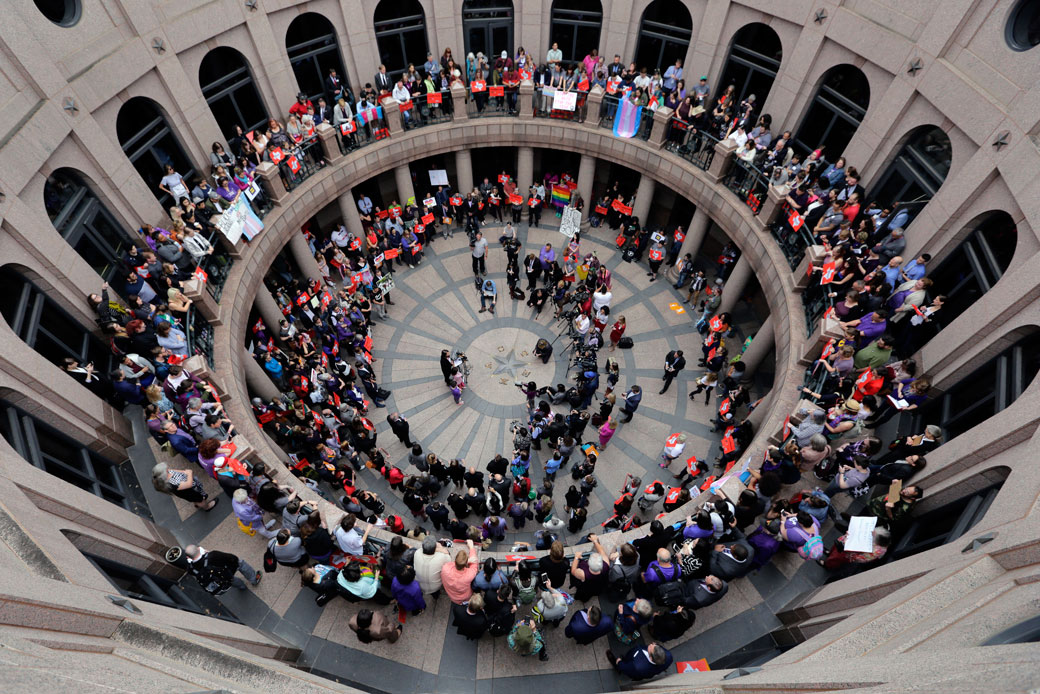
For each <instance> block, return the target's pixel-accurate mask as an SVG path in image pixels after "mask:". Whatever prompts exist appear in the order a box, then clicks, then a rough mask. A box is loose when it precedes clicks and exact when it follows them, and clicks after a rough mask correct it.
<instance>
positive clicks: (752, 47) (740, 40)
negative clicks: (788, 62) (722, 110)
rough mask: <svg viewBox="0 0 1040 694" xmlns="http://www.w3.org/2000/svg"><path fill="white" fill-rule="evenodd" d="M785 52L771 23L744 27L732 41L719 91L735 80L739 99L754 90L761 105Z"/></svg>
mask: <svg viewBox="0 0 1040 694" xmlns="http://www.w3.org/2000/svg"><path fill="white" fill-rule="evenodd" d="M783 54H784V52H783V47H782V46H781V45H780V37H779V36H777V35H776V32H775V31H773V30H772V28H770V27H769V26H767V25H765V24H762V23H760V22H755V23H754V24H748V25H747V26H744V27H741V28H740V31H738V32H737V33H736V34H734V35H733V40H732V41H731V42H730V44H729V55H728V56H726V64H725V66H724V67H723V68H722V78H721V79H719V83H718V84H716V85H715V90H716V92H717V93H718V94H722V93H723V92H724V91H725V90H726V88H727V87H728V86H729V85H731V84H732V85H733V86H734V87H736V99H735V101H736V102H737V103H739V102H741V101H743V100H744V99H746V98H747V97H748V96H750V95H751V94H754V95H755V102H756V103H757V104H758V105H759V106H761V105H762V104H764V103H765V102H766V97H767V96H769V90H770V89H772V88H773V80H775V79H776V73H777V71H778V70H780V61H781V60H782V58H783ZM692 80H693V78H692V77H690V78H689V79H687V81H686V82H687V84H692Z"/></svg>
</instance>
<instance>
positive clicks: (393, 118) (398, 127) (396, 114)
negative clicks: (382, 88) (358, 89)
mask: <svg viewBox="0 0 1040 694" xmlns="http://www.w3.org/2000/svg"><path fill="white" fill-rule="evenodd" d="M379 105H380V106H382V107H383V120H385V121H386V127H388V128H390V134H391V136H392V135H396V134H399V133H403V132H404V125H402V124H401V102H399V101H398V100H397V99H395V98H394V97H392V96H384V97H383V99H382V101H380V102H379Z"/></svg>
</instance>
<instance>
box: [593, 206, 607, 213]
mask: <svg viewBox="0 0 1040 694" xmlns="http://www.w3.org/2000/svg"><path fill="white" fill-rule="evenodd" d="M593 211H594V212H595V213H596V214H606V213H607V208H606V207H603V205H596V207H595V209H594V210H593Z"/></svg>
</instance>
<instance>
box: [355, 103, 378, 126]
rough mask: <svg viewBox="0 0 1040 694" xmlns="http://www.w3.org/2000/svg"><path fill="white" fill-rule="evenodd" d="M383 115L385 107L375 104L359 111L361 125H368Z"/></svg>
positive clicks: (358, 117) (358, 116)
mask: <svg viewBox="0 0 1040 694" xmlns="http://www.w3.org/2000/svg"><path fill="white" fill-rule="evenodd" d="M382 117H383V107H382V106H373V107H371V108H365V109H361V110H359V111H358V112H357V119H358V122H360V123H361V125H368V124H369V123H371V122H372V121H374V120H379V119H381V118H382Z"/></svg>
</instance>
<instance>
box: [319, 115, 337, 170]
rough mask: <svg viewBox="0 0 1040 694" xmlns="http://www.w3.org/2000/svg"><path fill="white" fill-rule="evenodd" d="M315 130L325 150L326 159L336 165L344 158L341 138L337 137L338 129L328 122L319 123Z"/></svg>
mask: <svg viewBox="0 0 1040 694" xmlns="http://www.w3.org/2000/svg"><path fill="white" fill-rule="evenodd" d="M315 130H316V132H317V133H318V138H319V139H320V140H321V147H322V149H324V150H325V161H327V162H328V163H329V164H332V165H333V166H335V165H336V163H338V162H339V160H340V159H342V158H343V153H342V152H340V151H339V140H338V139H336V129H335V128H333V127H332V126H331V125H329V124H328V123H319V124H318V127H317V128H315Z"/></svg>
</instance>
